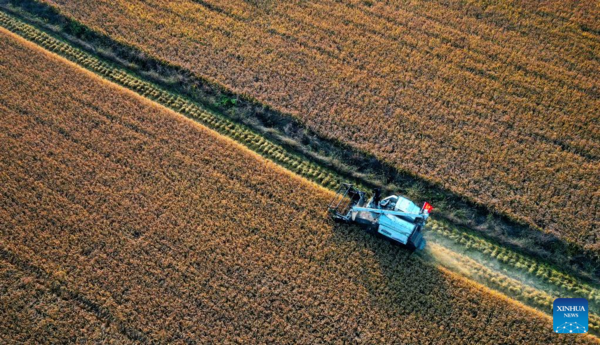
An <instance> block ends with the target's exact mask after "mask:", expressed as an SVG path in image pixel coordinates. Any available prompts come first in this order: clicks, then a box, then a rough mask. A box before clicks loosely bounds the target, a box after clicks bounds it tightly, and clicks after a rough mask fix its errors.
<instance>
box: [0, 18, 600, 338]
mask: <svg viewBox="0 0 600 345" xmlns="http://www.w3.org/2000/svg"><path fill="white" fill-rule="evenodd" d="M0 25H1V26H3V27H4V28H6V29H8V30H10V31H12V32H14V33H16V34H18V35H20V36H22V37H23V38H25V39H27V40H29V41H31V42H33V43H35V44H37V45H39V46H41V47H43V48H45V49H47V50H49V51H51V52H53V53H56V54H58V55H60V56H62V57H64V58H66V59H68V60H70V61H72V62H74V63H76V64H78V65H79V66H81V67H84V68H86V69H88V70H90V71H92V72H94V73H96V74H98V75H100V76H102V77H104V78H106V79H107V80H110V81H112V82H115V83H116V84H119V85H121V86H123V87H125V88H128V89H130V90H132V91H135V92H136V93H138V94H140V95H141V96H143V97H146V98H149V99H152V100H153V101H155V102H157V103H160V104H162V105H164V106H166V107H168V108H170V109H173V110H174V111H176V112H178V113H181V114H183V115H186V116H188V117H189V118H192V119H194V120H196V121H198V122H200V123H201V124H203V125H205V126H206V127H208V128H211V129H213V130H215V131H217V132H219V133H220V134H223V135H225V136H228V137H230V138H232V139H234V140H236V141H238V142H240V143H241V144H243V145H245V146H246V147H248V148H250V149H251V150H253V151H255V152H257V153H258V154H260V155H261V156H263V157H265V158H267V159H269V160H272V161H273V162H275V163H277V164H279V165H281V166H283V167H285V168H287V169H289V170H290V171H292V172H294V173H296V174H298V175H300V176H302V177H304V178H306V179H308V180H311V181H313V182H315V183H317V184H319V185H321V186H323V187H325V188H329V189H332V190H333V189H335V188H337V187H338V185H339V183H340V182H341V180H342V178H340V177H339V176H338V175H337V174H336V173H334V172H332V171H331V170H329V169H326V168H323V167H321V166H319V165H317V164H315V163H313V162H309V161H307V160H306V159H304V158H302V157H300V156H298V155H296V154H293V153H290V152H289V151H287V150H286V149H284V148H283V147H281V146H280V145H277V144H275V143H273V142H271V141H269V140H267V139H265V138H264V137H263V136H262V135H261V134H259V133H257V132H255V131H253V130H251V129H249V128H248V127H246V126H244V125H241V124H238V123H235V122H233V121H231V120H229V119H227V118H225V117H223V116H221V115H219V114H217V113H214V112H212V111H209V110H207V109H205V108H203V107H201V106H199V105H198V104H196V103H194V102H192V101H190V100H189V99H186V98H184V97H182V96H180V95H176V94H173V93H171V92H168V91H166V90H164V89H163V88H160V87H158V86H156V85H154V84H152V83H150V82H147V81H145V80H143V79H141V78H139V77H136V76H133V75H131V74H129V73H126V72H124V71H123V70H121V69H119V68H118V67H116V66H114V65H112V64H110V63H108V62H105V61H103V60H101V59H99V58H98V57H96V56H93V55H91V54H89V53H86V52H84V51H82V50H80V49H77V48H75V47H73V46H71V45H70V44H68V43H66V42H64V41H62V40H60V39H58V38H56V37H53V36H51V35H49V34H47V33H46V32H43V31H41V30H39V29H37V28H35V27H33V26H31V25H29V24H26V23H24V22H22V21H21V20H19V19H17V18H14V17H13V16H11V15H9V14H7V13H5V12H2V11H0ZM430 227H431V229H432V230H433V232H434V233H435V235H440V236H441V237H442V238H443V239H445V242H447V241H453V242H454V244H455V245H458V244H460V245H463V246H465V247H466V248H468V249H472V250H474V251H477V252H479V253H482V255H487V256H489V257H490V258H495V259H496V260H498V261H500V262H503V263H505V264H508V265H510V266H512V267H515V268H518V269H519V270H520V271H522V273H523V274H524V275H535V276H537V277H538V278H539V277H541V278H542V279H544V281H545V282H547V283H550V284H554V285H556V286H558V287H559V288H561V289H562V290H561V291H564V292H565V293H567V294H568V295H569V296H581V297H585V298H588V299H589V300H590V302H591V303H593V304H597V303H600V293H599V291H598V289H594V288H591V287H590V286H588V285H585V284H581V283H579V282H578V281H577V279H575V278H573V277H571V276H569V275H566V274H564V273H560V272H558V271H556V270H554V269H552V268H551V267H550V266H548V265H545V264H540V263H538V262H536V261H535V260H532V259H529V258H527V257H525V256H522V255H520V254H518V253H516V252H513V251H511V250H508V249H506V248H503V247H500V246H498V245H495V244H492V243H490V242H488V241H486V240H484V239H482V238H480V237H477V236H475V235H471V234H466V233H464V232H462V231H460V230H456V229H454V228H450V227H449V226H446V225H444V223H442V222H440V221H436V220H431V221H430ZM429 237H431V238H430V239H431V240H433V241H435V242H439V241H438V240H436V238H435V236H433V237H432V236H429ZM440 243H441V242H440ZM449 252H450V251H449ZM453 255H454V256H455V257H457V255H458V259H456V260H457V261H460V262H462V263H463V264H466V263H467V262H468V263H469V264H470V265H469V266H473V267H474V265H472V264H471V261H473V260H472V259H469V258H467V257H466V256H464V255H461V254H457V253H454V254H453ZM465 260H467V261H465ZM469 260H471V261H469ZM442 264H443V263H442ZM473 272H478V273H477V274H474V273H473ZM470 275H471V276H472V277H473V276H474V277H475V278H477V280H479V281H481V282H483V283H485V284H487V285H488V286H490V287H492V288H495V289H498V290H500V291H503V292H504V293H506V294H507V295H509V296H512V297H515V299H517V300H520V301H522V302H525V303H527V304H528V305H530V306H533V307H535V308H538V309H540V310H542V311H544V312H549V310H548V307H549V306H550V305H551V302H550V301H551V297H550V295H548V294H547V293H545V292H541V291H539V290H535V289H533V288H531V287H529V286H527V285H525V284H522V283H520V282H518V281H517V280H515V279H512V278H509V277H506V276H505V275H503V274H500V273H497V272H494V271H492V270H490V269H489V268H488V267H485V266H483V265H479V266H477V269H476V270H471V274H470ZM502 282H503V283H502ZM509 285H510V286H509ZM506 286H508V287H506ZM534 292H535V293H534ZM550 309H551V307H550ZM599 320H600V318H598V316H596V315H593V314H591V315H590V324H591V330H592V332H593V333H596V332H598V331H600V321H599Z"/></svg>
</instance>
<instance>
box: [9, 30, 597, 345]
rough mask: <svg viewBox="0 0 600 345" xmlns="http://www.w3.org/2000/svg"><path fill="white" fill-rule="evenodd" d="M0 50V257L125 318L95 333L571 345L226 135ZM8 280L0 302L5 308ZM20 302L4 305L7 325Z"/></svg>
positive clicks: (152, 339)
mask: <svg viewBox="0 0 600 345" xmlns="http://www.w3.org/2000/svg"><path fill="white" fill-rule="evenodd" d="M0 50H1V51H2V52H3V53H5V54H1V55H0V89H2V90H3V91H4V92H2V93H0V111H1V112H2V114H3V116H2V117H0V140H1V141H2V143H3V147H4V149H3V150H0V184H2V186H3V189H2V196H3V197H2V198H0V242H1V243H2V249H3V252H2V256H3V258H5V257H6V258H13V259H11V260H9V261H10V262H11V263H17V262H19V263H21V264H20V265H19V267H20V268H21V269H22V270H25V271H26V272H25V274H24V275H27V276H33V278H34V283H35V282H38V281H39V283H40V284H41V285H44V286H49V285H50V286H51V285H59V286H60V287H61V291H62V289H64V291H71V292H72V293H70V294H69V295H71V296H79V297H78V300H79V301H84V302H85V304H86V305H88V306H90V308H91V309H93V311H95V312H93V314H94V315H100V316H104V319H105V320H109V321H112V320H119V325H116V322H106V323H105V326H106V327H105V331H106V332H107V333H110V332H119V333H120V334H116V335H114V336H112V335H111V336H108V335H107V337H106V338H108V339H119V337H121V338H122V336H127V337H129V338H133V340H135V339H138V336H135V334H141V335H142V337H143V338H142V339H144V340H146V341H145V342H147V343H161V344H162V343H190V344H194V343H211V342H212V343H250V342H257V343H276V344H287V343H306V344H314V343H335V342H340V343H343V342H346V343H367V344H374V343H392V342H402V343H419V342H428V343H443V342H455V343H474V344H497V343H507V342H511V343H523V344H532V343H568V342H570V341H571V339H570V338H564V337H560V336H558V337H557V336H556V335H554V334H552V333H551V332H549V329H550V327H551V326H550V322H549V319H548V318H547V317H544V316H543V315H541V314H539V313H537V312H533V311H531V310H529V309H524V308H521V307H520V306H519V305H515V304H513V303H511V301H510V300H508V299H506V298H504V297H501V296H498V295H497V294H494V293H490V291H489V290H486V289H483V288H482V287H481V286H480V285H478V284H475V283H473V282H469V281H467V280H465V279H462V278H459V277H457V276H456V275H454V274H452V273H450V272H447V271H446V270H439V269H438V268H437V267H434V266H432V265H428V264H424V263H423V262H422V260H420V258H419V257H418V256H414V255H413V256H411V255H409V253H408V252H406V251H404V250H401V249H399V248H398V247H397V246H393V245H390V244H389V243H387V242H385V241H380V240H379V239H377V238H375V237H373V236H370V235H368V234H366V233H364V232H362V231H360V230H359V229H357V228H354V227H348V226H341V225H337V224H335V223H334V222H332V221H331V220H328V218H327V217H325V216H324V215H323V212H322V206H323V205H324V204H326V202H327V200H328V199H329V198H330V197H331V196H332V193H331V192H329V191H327V190H325V189H323V188H319V187H318V186H316V185H315V184H313V183H309V182H308V181H306V180H303V179H300V178H297V177H296V176H295V175H293V174H290V173H289V171H287V170H285V169H282V168H280V167H279V166H278V165H276V164H273V163H271V162H269V161H268V160H265V159H263V158H261V157H260V156H258V155H256V154H253V153H252V152H251V151H249V150H247V149H245V148H244V147H242V146H241V145H238V144H236V143H235V142H233V141H232V140H228V139H226V138H224V137H223V136H221V135H217V134H216V133H215V132H213V131H209V130H207V129H206V128H204V127H203V126H198V125H197V124H196V123H194V122H193V121H190V120H188V119H185V118H182V117H180V116H177V115H176V114H175V113H173V112H172V111H169V110H167V109H165V108H164V107H160V106H157V105H156V104H155V103H154V102H149V101H147V100H146V99H143V98H141V97H137V96H136V95H133V94H132V93H130V92H125V91H124V90H123V89H122V88H118V87H115V86H114V85H113V84H112V83H108V82H106V81H105V80H102V79H101V78H97V77H95V76H94V75H91V74H90V73H83V72H82V71H81V69H79V68H76V67H75V66H72V65H71V64H66V63H64V60H62V59H57V58H56V56H53V55H52V54H47V53H44V51H42V50H41V49H38V47H36V46H35V45H33V44H31V43H29V42H26V41H25V40H22V39H20V38H17V36H16V35H12V34H8V33H6V32H5V31H2V32H0ZM8 252H9V253H8ZM7 253H8V254H7ZM15 258H16V259H15ZM13 277H14V279H13V278H11V277H9V278H8V279H7V280H8V281H9V283H7V284H6V285H4V284H3V285H2V288H5V287H7V288H8V287H10V289H11V291H9V292H8V293H6V294H5V293H3V294H2V296H16V294H15V293H14V291H13V290H14V289H17V288H18V286H19V283H18V280H19V279H21V277H20V276H19V275H18V274H14V275H13ZM0 279H2V272H1V270H0ZM28 291H29V290H28ZM57 294H58V295H59V296H60V297H62V296H63V295H62V294H61V293H60V291H58V292H56V291H50V293H49V297H48V300H50V303H49V304H50V305H49V307H51V306H52V305H53V304H52V301H51V300H52V299H54V300H55V299H56V295H57ZM24 297H28V296H24ZM67 297H68V296H67ZM29 300H31V299H29ZM3 302H4V300H3ZM19 303H20V301H19V300H16V299H8V300H6V305H7V308H3V310H10V313H11V315H13V314H15V312H17V311H18V309H17V307H18V306H19ZM40 309H41V310H42V311H43V310H44V309H46V306H43V308H40ZM70 315H71V314H69V316H70ZM55 319H56V318H53V317H52V315H49V316H48V317H45V316H44V315H43V314H42V315H38V318H37V319H36V320H35V321H36V322H33V323H32V324H31V325H30V326H29V325H24V327H22V328H20V329H17V330H15V332H16V333H18V334H17V336H18V337H19V339H20V338H25V337H26V336H27V333H28V332H31V333H34V334H35V330H36V329H35V327H38V326H40V327H47V329H46V330H47V333H50V334H49V339H60V337H59V336H60V334H53V332H60V331H61V327H53V326H54V325H55V324H56V323H57V321H55ZM74 319H75V320H74V321H77V320H78V319H77V313H75V315H74ZM0 325H2V326H3V327H5V326H4V325H5V324H4V323H1V322H0ZM57 326H60V325H57ZM115 326H116V327H115ZM6 327H8V326H6ZM65 327H66V328H70V327H79V329H78V330H72V331H71V332H67V334H74V337H75V339H72V342H77V341H81V340H83V339H84V337H85V336H87V334H86V333H87V332H88V331H89V332H92V331H93V329H91V328H92V327H91V326H90V329H89V330H88V329H85V328H81V324H78V323H77V322H73V323H70V324H64V325H62V328H65ZM100 327H102V324H100ZM111 327H112V328H111ZM117 327H118V329H117V330H115V329H114V328H117ZM127 330H135V331H137V332H135V333H134V334H131V332H128V331H127ZM15 332H14V333H15ZM77 332H79V333H77ZM0 333H2V334H4V333H5V331H4V329H0ZM38 333H41V332H38ZM82 333H83V334H82ZM88 339H93V338H92V337H91V336H90V337H88ZM69 340H71V339H69ZM594 341H595V339H593V338H591V337H589V336H588V337H578V338H577V342H579V343H593V342H594Z"/></svg>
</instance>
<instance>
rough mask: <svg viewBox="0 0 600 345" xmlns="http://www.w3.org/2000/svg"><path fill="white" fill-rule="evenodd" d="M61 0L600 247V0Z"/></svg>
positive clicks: (233, 84) (124, 37)
mask: <svg viewBox="0 0 600 345" xmlns="http://www.w3.org/2000/svg"><path fill="white" fill-rule="evenodd" d="M51 3H52V6H53V7H54V8H56V9H58V11H60V13H61V14H62V15H64V16H67V17H68V18H73V19H75V20H77V21H79V22H80V23H82V24H83V25H85V26H86V27H89V28H91V29H92V30H93V31H96V32H102V33H106V34H107V35H109V36H110V37H111V39H113V40H115V41H118V42H123V44H126V45H129V46H133V47H135V48H136V49H137V50H139V51H143V52H144V53H145V54H147V55H149V56H151V57H152V58H155V59H158V60H160V61H164V62H165V64H169V65H175V66H178V67H179V68H182V69H183V70H185V71H188V72H190V73H193V74H196V75H198V76H200V77H202V78H206V79H209V80H211V81H215V82H217V83H219V84H221V85H224V86H226V87H227V88H228V89H230V90H232V91H234V92H235V93H238V94H244V95H249V96H250V97H251V98H252V99H258V100H260V101H261V102H264V103H265V104H268V105H269V106H270V107H272V108H275V109H277V110H280V111H282V112H285V113H286V114H292V115H293V116H296V117H297V118H298V119H299V120H300V121H301V122H302V123H303V124H304V125H305V126H306V127H308V128H309V129H311V130H313V131H314V132H315V133H318V134H319V136H322V137H326V138H330V139H334V140H339V141H342V142H344V143H346V144H348V145H350V146H352V147H353V148H355V149H357V150H361V151H363V152H369V153H372V154H373V155H375V156H376V157H377V159H379V160H381V161H385V162H388V163H390V164H392V165H394V166H395V167H397V168H399V169H400V170H402V171H409V172H411V173H413V174H415V175H417V176H419V177H420V178H423V179H426V180H428V181H429V182H434V183H437V184H439V185H441V186H443V187H445V188H447V189H448V190H450V191H452V192H453V193H455V194H458V195H461V196H464V197H466V198H468V199H469V200H471V201H474V202H476V203H478V204H480V205H482V206H485V207H487V208H488V209H491V210H493V211H496V212H498V213H501V214H504V215H507V216H510V217H511V218H513V219H518V220H520V221H522V222H524V223H525V222H526V223H528V224H529V225H531V226H532V227H533V228H536V229H543V230H544V231H551V232H552V233H554V234H557V235H558V236H559V237H560V239H561V240H564V241H565V242H570V243H574V244H577V245H578V246H579V247H580V248H584V249H586V250H588V251H591V252H593V253H594V254H595V257H596V258H598V257H600V247H599V243H600V237H599V234H598V232H597V231H595V229H598V228H599V227H600V221H599V218H598V217H597V214H598V205H600V196H598V194H597V193H596V189H597V186H598V185H600V175H599V174H598V173H597V171H599V170H600V163H599V161H598V158H599V157H600V141H599V140H598V136H597V133H598V131H599V130H600V128H599V126H598V123H597V121H596V120H595V117H594V115H595V114H597V113H598V112H599V110H600V97H599V96H600V94H599V92H598V90H599V88H598V86H599V84H598V78H597V75H598V73H600V63H599V62H598V59H597V58H596V57H597V52H598V49H600V40H599V39H598V38H599V36H598V35H597V34H595V33H597V32H598V31H597V30H598V25H597V23H596V22H594V21H593V20H590V18H596V17H598V15H600V13H599V12H598V9H597V6H594V5H593V4H592V2H578V3H577V4H575V5H571V4H570V3H565V2H564V1H557V0H551V1H548V2H547V3H549V4H548V5H547V6H548V7H549V9H547V8H545V9H544V10H539V9H536V8H532V6H530V5H527V4H525V2H522V1H513V2H510V3H506V2H503V1H468V2H464V1H459V2H454V1H443V2H440V1H423V2H403V3H396V2H390V1H367V2H362V1H333V0H327V1H306V2H300V3H298V2H281V1H279V2H272V1H271V2H268V3H265V4H263V3H262V2H259V3H256V2H247V1H241V0H226V1H216V0H203V1H193V0H182V1H177V2H173V1H168V0H146V1H129V0H119V1H114V0H98V1H85V0H55V1H52V2H51ZM545 6H546V4H545ZM584 28H585V29H584Z"/></svg>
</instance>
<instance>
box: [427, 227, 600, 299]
mask: <svg viewBox="0 0 600 345" xmlns="http://www.w3.org/2000/svg"><path fill="white" fill-rule="evenodd" d="M428 229H429V231H430V232H432V233H433V234H435V235H439V236H441V237H442V238H444V239H447V240H450V241H451V242H452V244H453V245H454V246H455V245H459V246H461V247H463V248H464V249H463V250H464V252H466V253H468V252H470V251H471V252H475V253H477V254H478V257H479V258H480V259H483V260H486V261H488V262H499V263H501V264H503V265H507V266H508V267H510V268H511V270H516V271H518V272H519V273H518V274H520V275H525V276H527V275H530V276H532V277H534V278H538V279H540V280H542V281H543V282H545V283H547V284H551V285H552V286H554V287H555V288H557V289H558V290H559V291H560V292H561V293H563V294H565V295H569V296H572V297H582V298H586V299H588V301H589V302H590V305H594V306H599V305H600V290H598V289H597V288H594V287H593V286H591V285H589V284H585V283H582V282H581V281H579V280H578V279H576V278H575V277H572V276H570V275H568V274H565V273H563V272H560V271H558V270H556V269H554V268H553V267H551V266H550V265H547V264H545V263H543V262H540V261H538V260H533V259H531V258H528V257H525V256H523V255H521V254H519V253H517V252H515V251H512V250H510V249H508V248H506V247H502V246H499V245H496V244H494V243H491V242H489V241H487V240H485V239H483V238H481V237H478V236H475V235H472V234H469V233H467V232H464V231H458V230H456V229H455V228H452V227H449V226H447V225H445V224H444V223H443V222H440V221H435V220H434V221H430V222H429V224H428ZM481 254H483V256H482V255H481Z"/></svg>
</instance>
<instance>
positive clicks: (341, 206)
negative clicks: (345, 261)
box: [328, 183, 433, 250]
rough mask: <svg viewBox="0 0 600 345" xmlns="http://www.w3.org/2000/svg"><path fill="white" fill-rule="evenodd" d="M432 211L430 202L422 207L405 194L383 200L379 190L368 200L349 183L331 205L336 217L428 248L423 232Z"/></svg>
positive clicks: (415, 246)
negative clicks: (404, 195)
mask: <svg viewBox="0 0 600 345" xmlns="http://www.w3.org/2000/svg"><path fill="white" fill-rule="evenodd" d="M432 210H433V207H431V205H430V204H429V203H425V204H423V206H422V207H418V206H417V205H415V203H414V202H412V201H410V200H409V199H407V198H405V197H403V196H398V195H390V196H388V197H385V198H383V199H381V193H380V191H379V190H377V189H376V190H375V191H374V193H373V196H372V197H371V198H368V199H367V194H366V193H365V192H363V191H360V190H358V189H357V188H356V187H354V186H353V185H351V184H347V183H343V184H342V185H341V186H340V187H339V188H338V190H337V193H336V195H335V197H334V198H333V199H332V200H331V202H330V203H329V206H328V211H329V213H330V214H331V216H332V218H333V219H334V220H336V221H339V222H343V223H354V224H358V225H360V226H361V227H363V228H364V229H365V230H367V231H369V232H374V233H378V234H380V235H382V236H384V237H386V238H388V239H391V240H392V241H395V242H398V243H401V244H403V245H405V246H407V247H408V248H409V249H412V250H421V249H423V248H425V239H424V238H423V232H422V231H423V228H424V227H425V222H426V221H427V218H429V213H430V212H431V211H432Z"/></svg>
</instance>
